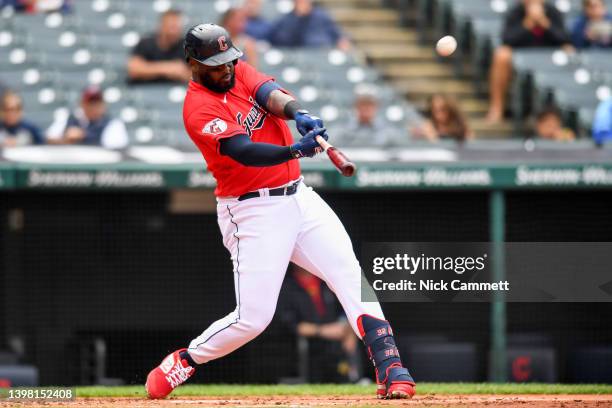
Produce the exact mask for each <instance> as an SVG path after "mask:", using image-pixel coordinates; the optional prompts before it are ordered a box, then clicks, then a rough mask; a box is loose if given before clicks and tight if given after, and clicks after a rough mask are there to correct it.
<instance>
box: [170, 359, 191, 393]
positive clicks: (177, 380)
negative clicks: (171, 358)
mask: <svg viewBox="0 0 612 408" xmlns="http://www.w3.org/2000/svg"><path fill="white" fill-rule="evenodd" d="M192 371H193V367H191V366H187V367H183V363H182V362H180V361H179V362H177V363H176V365H175V366H174V368H173V369H172V371H170V372H169V373H168V375H167V376H166V380H167V381H168V382H169V383H170V386H171V387H172V388H173V389H174V388H176V387H178V386H179V385H181V384H182V383H184V382H185V381H187V379H188V378H189V373H191V372H192Z"/></svg>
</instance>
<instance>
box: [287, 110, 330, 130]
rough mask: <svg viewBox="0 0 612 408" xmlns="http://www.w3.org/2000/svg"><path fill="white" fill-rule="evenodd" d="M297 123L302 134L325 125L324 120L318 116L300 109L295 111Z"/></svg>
mask: <svg viewBox="0 0 612 408" xmlns="http://www.w3.org/2000/svg"><path fill="white" fill-rule="evenodd" d="M294 119H295V125H296V127H297V130H298V132H300V135H302V136H306V134H307V133H308V132H310V131H311V130H314V129H320V128H322V127H323V121H322V120H321V118H319V117H317V116H313V115H311V114H310V112H308V111H307V110H299V111H297V112H296V113H295V118H294Z"/></svg>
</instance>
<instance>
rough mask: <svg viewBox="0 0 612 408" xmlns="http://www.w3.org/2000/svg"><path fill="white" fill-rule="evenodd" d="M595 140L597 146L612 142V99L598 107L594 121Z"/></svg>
mask: <svg viewBox="0 0 612 408" xmlns="http://www.w3.org/2000/svg"><path fill="white" fill-rule="evenodd" d="M593 139H594V140H595V143H597V144H602V143H606V142H610V141H612V98H608V100H606V101H603V102H601V103H600V104H599V106H598V107H597V111H596V112H595V119H593Z"/></svg>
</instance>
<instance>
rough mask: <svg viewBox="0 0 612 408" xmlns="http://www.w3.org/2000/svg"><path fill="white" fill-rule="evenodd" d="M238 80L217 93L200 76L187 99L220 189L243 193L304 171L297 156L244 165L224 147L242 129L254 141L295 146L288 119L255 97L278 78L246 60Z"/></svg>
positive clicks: (192, 129)
mask: <svg viewBox="0 0 612 408" xmlns="http://www.w3.org/2000/svg"><path fill="white" fill-rule="evenodd" d="M235 73H236V84H235V86H234V87H233V88H232V89H231V90H230V91H228V92H226V93H216V92H213V91H211V90H209V89H208V88H206V87H204V86H203V85H200V84H198V83H196V82H194V81H191V82H190V83H189V87H188V89H187V95H186V96H185V103H184V105H183V121H184V123H185V129H186V130H187V133H188V134H189V137H191V140H193V141H194V143H195V144H196V145H197V146H198V148H199V149H200V151H201V152H202V155H204V159H205V160H206V163H207V165H208V170H209V171H210V172H211V173H212V175H213V176H214V177H215V179H216V180H217V188H216V189H215V195H217V196H220V197H229V196H232V197H237V196H240V195H242V194H244V193H248V192H249V191H255V190H258V189H260V188H272V187H278V186H282V185H284V184H287V183H289V182H290V181H292V180H295V179H297V178H299V177H300V166H299V163H298V161H297V160H289V161H288V162H286V163H283V164H278V165H276V166H269V167H250V166H244V165H242V164H240V163H238V162H237V161H235V160H234V159H232V158H231V157H229V156H224V155H222V154H221V153H220V151H219V147H220V143H219V142H220V140H221V139H224V138H228V137H232V136H235V135H239V134H246V135H248V136H249V137H250V138H251V140H252V141H253V142H263V143H271V144H276V145H281V146H289V145H291V144H292V143H293V137H292V136H291V131H290V130H289V127H288V126H287V124H286V123H285V121H284V120H283V119H281V118H279V117H277V116H274V115H272V114H271V113H269V112H267V111H266V110H265V109H264V108H262V107H260V106H259V105H258V104H257V102H256V101H255V94H256V92H257V90H258V89H259V87H260V86H261V85H262V84H263V83H265V82H267V81H270V80H273V79H274V78H272V77H270V76H267V75H264V74H261V73H259V72H257V70H255V68H253V67H252V66H250V65H249V64H247V63H246V62H244V61H238V64H237V65H236V68H235Z"/></svg>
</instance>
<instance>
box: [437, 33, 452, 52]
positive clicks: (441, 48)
mask: <svg viewBox="0 0 612 408" xmlns="http://www.w3.org/2000/svg"><path fill="white" fill-rule="evenodd" d="M456 49H457V40H455V37H453V36H452V35H447V36H445V37H442V38H440V40H439V41H438V44H436V51H437V52H438V54H439V55H441V56H442V57H448V56H449V55H452V53H453V52H455V50H456Z"/></svg>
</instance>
